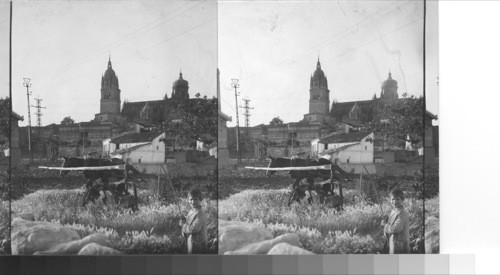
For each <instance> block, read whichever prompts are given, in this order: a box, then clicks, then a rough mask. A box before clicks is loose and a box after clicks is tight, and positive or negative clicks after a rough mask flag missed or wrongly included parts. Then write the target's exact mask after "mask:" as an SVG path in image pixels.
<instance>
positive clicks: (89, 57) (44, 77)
mask: <svg viewBox="0 0 500 275" xmlns="http://www.w3.org/2000/svg"><path fill="white" fill-rule="evenodd" d="M201 4H203V2H200V3H198V4H196V5H194V6H192V7H190V8H188V9H186V10H184V11H183V12H181V13H179V14H177V15H175V16H172V17H169V18H165V16H161V17H159V18H157V19H155V20H153V21H152V22H150V23H148V24H146V25H144V26H142V27H140V28H139V29H137V30H135V31H133V32H131V33H129V34H127V35H125V36H123V37H121V38H119V39H118V40H116V41H114V42H111V43H109V44H106V45H105V46H103V47H101V48H99V49H98V50H96V51H94V52H92V53H90V54H88V55H86V56H84V57H83V58H80V59H77V61H75V62H73V63H70V64H68V65H66V66H63V67H61V68H59V69H56V70H55V71H52V72H50V73H47V74H43V75H41V76H39V78H40V79H41V82H42V81H48V78H50V77H52V76H54V75H56V74H57V73H58V72H60V71H62V70H65V69H69V68H73V67H76V66H79V65H81V64H84V63H86V62H88V61H90V60H92V58H93V57H95V56H97V55H99V54H101V53H102V52H106V51H108V50H111V49H115V48H117V47H120V46H122V45H124V44H125V43H127V42H129V41H131V40H132V39H135V38H138V37H140V36H142V35H144V34H146V33H148V32H150V31H151V30H153V29H155V28H157V27H159V26H161V25H163V24H165V23H167V22H169V21H171V20H172V19H174V18H176V17H178V16H180V15H183V14H185V13H186V12H187V11H189V10H191V9H193V8H195V7H197V6H199V5H201ZM186 5H187V4H185V5H184V6H186ZM184 6H182V7H184ZM180 8H181V7H178V8H176V9H174V10H173V11H171V12H170V13H168V14H167V15H166V16H168V15H171V14H173V13H174V12H175V11H177V10H179V9H180ZM162 18H165V20H164V21H163V22H161V23H159V24H157V25H155V26H153V27H151V28H148V29H146V30H145V31H143V32H141V33H139V32H140V31H141V30H144V29H145V28H147V27H149V26H150V25H153V24H154V23H155V22H158V21H159V20H161V19H162ZM136 33H139V34H137V35H134V34H136ZM122 40H124V41H123V42H121V41H122ZM120 42H121V43H120ZM117 44H118V45H117ZM113 45H116V46H113ZM66 71H67V70H66Z"/></svg>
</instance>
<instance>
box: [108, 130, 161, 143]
mask: <svg viewBox="0 0 500 275" xmlns="http://www.w3.org/2000/svg"><path fill="white" fill-rule="evenodd" d="M161 134H162V132H157V131H153V132H146V133H128V134H125V135H120V136H118V137H115V138H113V139H111V141H110V143H135V142H150V141H152V140H153V139H155V138H156V137H158V136H159V135H161Z"/></svg>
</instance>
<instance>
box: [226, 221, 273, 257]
mask: <svg viewBox="0 0 500 275" xmlns="http://www.w3.org/2000/svg"><path fill="white" fill-rule="evenodd" d="M272 238H273V234H272V233H271V231H270V230H269V229H266V228H263V227H260V226H256V225H253V224H249V223H245V222H238V221H224V220H219V240H218V243H219V254H224V253H225V252H226V251H234V250H237V249H238V248H240V247H243V246H245V245H247V244H250V243H256V242H260V241H264V240H269V239H272Z"/></svg>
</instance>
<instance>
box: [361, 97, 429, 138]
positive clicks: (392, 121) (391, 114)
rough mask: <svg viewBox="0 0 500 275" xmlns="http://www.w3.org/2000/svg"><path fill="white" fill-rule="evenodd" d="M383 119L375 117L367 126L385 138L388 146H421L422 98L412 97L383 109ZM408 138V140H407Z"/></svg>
mask: <svg viewBox="0 0 500 275" xmlns="http://www.w3.org/2000/svg"><path fill="white" fill-rule="evenodd" d="M382 114H383V116H384V117H382V118H383V119H381V117H375V118H374V119H373V121H372V122H371V123H370V124H369V128H370V130H372V131H374V132H375V133H376V134H379V135H381V136H383V137H385V138H386V140H387V141H388V142H389V145H395V146H398V147H401V146H404V144H405V142H407V141H409V142H411V143H412V145H417V146H419V145H421V144H422V140H423V131H424V121H423V114H424V98H423V97H419V98H415V97H413V96H411V97H408V98H405V99H403V100H399V101H397V102H395V103H394V104H393V105H386V106H385V107H383V110H382ZM408 136H409V139H408Z"/></svg>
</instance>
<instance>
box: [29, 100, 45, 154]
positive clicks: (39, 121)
mask: <svg viewBox="0 0 500 275" xmlns="http://www.w3.org/2000/svg"><path fill="white" fill-rule="evenodd" d="M35 101H36V105H31V107H35V108H36V113H35V114H36V122H37V123H36V126H37V128H38V129H37V130H38V131H37V132H38V159H39V160H40V159H41V154H40V142H41V141H42V135H41V131H40V130H41V129H42V109H46V108H45V107H42V105H41V102H42V99H41V98H35Z"/></svg>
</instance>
